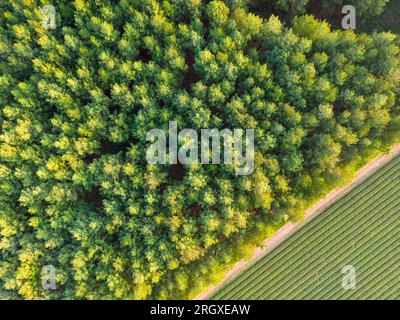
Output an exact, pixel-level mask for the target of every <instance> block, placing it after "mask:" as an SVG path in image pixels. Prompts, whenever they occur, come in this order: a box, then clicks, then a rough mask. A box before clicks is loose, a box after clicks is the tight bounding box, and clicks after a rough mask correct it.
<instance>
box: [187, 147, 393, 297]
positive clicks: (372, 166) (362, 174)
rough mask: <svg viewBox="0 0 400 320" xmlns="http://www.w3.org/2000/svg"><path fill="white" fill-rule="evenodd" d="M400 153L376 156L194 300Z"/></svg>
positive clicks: (265, 251) (260, 254)
mask: <svg viewBox="0 0 400 320" xmlns="http://www.w3.org/2000/svg"><path fill="white" fill-rule="evenodd" d="M398 155H400V144H397V145H395V146H394V147H393V148H392V150H391V151H390V152H389V153H388V154H384V155H382V156H380V157H378V158H375V159H374V160H372V161H371V162H370V163H369V164H367V165H366V166H365V167H363V168H362V169H361V170H360V171H358V172H357V174H356V176H355V178H354V179H353V180H352V181H351V182H350V183H349V184H347V185H346V186H344V187H342V188H339V189H335V190H333V191H332V192H331V193H329V194H328V195H327V196H326V197H325V198H324V199H321V200H320V201H319V202H318V203H316V204H315V205H314V206H312V207H311V208H309V209H308V210H307V211H306V212H305V218H304V222H296V223H294V222H289V223H287V224H286V225H285V226H284V227H282V228H281V229H279V230H278V231H277V232H275V234H274V235H273V236H272V237H270V238H268V239H266V240H265V242H264V244H263V246H262V247H258V248H256V249H255V250H254V255H253V257H252V258H251V259H250V260H247V261H246V260H240V261H239V262H237V263H236V264H235V265H234V266H233V268H232V269H230V270H229V271H228V272H227V273H226V275H225V277H224V279H223V280H222V281H220V282H219V283H218V284H217V285H212V286H211V287H210V288H209V289H208V290H207V291H206V292H204V293H201V294H199V295H198V296H197V297H196V298H194V300H205V299H207V298H208V297H209V296H210V295H211V294H212V293H214V292H215V291H216V290H217V289H219V288H220V287H222V286H223V285H224V284H225V283H226V282H227V281H228V280H230V279H231V278H232V277H234V276H235V275H236V274H237V273H238V272H240V271H241V270H242V269H243V268H245V267H246V266H248V265H249V264H251V263H253V262H254V261H255V260H257V259H258V258H260V257H261V256H263V255H265V254H267V253H268V252H270V251H271V250H272V249H274V248H275V247H276V246H277V245H278V244H280V243H281V242H282V241H283V240H285V239H286V238H287V237H289V236H290V235H291V234H292V233H293V232H295V231H296V230H297V229H299V228H300V227H301V226H302V225H303V224H304V223H305V222H307V221H309V220H310V219H312V218H314V217H315V216H317V215H318V214H320V213H322V212H323V211H324V209H325V208H326V207H328V206H329V205H330V204H332V203H333V202H335V201H336V200H337V199H338V198H340V197H341V196H342V195H343V194H344V193H345V192H347V191H348V190H350V189H351V188H353V187H354V186H355V185H357V184H358V183H360V182H361V181H362V180H364V179H365V178H367V177H368V176H369V175H371V174H372V173H374V172H375V171H376V170H378V169H379V168H380V167H382V166H384V165H385V164H387V163H388V162H389V161H390V160H392V159H393V158H395V157H396V156H398Z"/></svg>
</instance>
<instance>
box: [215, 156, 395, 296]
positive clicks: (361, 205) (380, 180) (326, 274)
mask: <svg viewBox="0 0 400 320" xmlns="http://www.w3.org/2000/svg"><path fill="white" fill-rule="evenodd" d="M346 266H352V267H354V268H355V269H354V270H355V274H354V276H355V278H354V279H355V287H354V288H353V289H347V290H345V289H344V288H343V287H342V280H343V278H344V277H345V276H346V273H344V272H342V271H343V268H344V267H346ZM211 298H212V299H237V300H241V299H257V300H258V299H260V300H272V299H296V300H297V299H306V300H307V299H341V300H342V299H343V300H344V299H400V157H397V158H395V159H394V160H392V161H391V162H390V163H389V164H387V165H386V166H385V167H383V168H382V169H380V170H379V171H377V172H376V173H375V174H373V175H372V176H370V177H369V178H368V179H366V180H364V182H363V183H361V184H360V185H358V186H357V187H355V188H353V189H352V190H351V191H349V192H348V193H347V194H346V195H345V196H344V197H342V198H341V199H340V200H338V201H337V202H335V203H334V204H333V205H331V206H330V207H329V208H328V209H327V210H326V211H325V212H323V213H322V214H320V215H319V216H317V217H316V218H314V219H313V220H311V221H309V222H308V223H306V224H305V225H304V226H303V227H302V228H301V229H299V230H298V231H297V232H296V233H294V234H293V235H292V236H291V237H289V238H288V239H287V240H285V241H284V242H283V243H282V244H281V245H280V246H278V247H277V248H275V249H274V250H272V251H271V252H270V253H268V254H267V255H265V256H264V257H263V258H261V259H259V260H257V261H256V262H255V263H254V264H252V265H251V266H250V267H248V268H247V269H245V270H244V271H242V272H241V273H240V274H239V275H238V276H236V277H235V278H233V279H232V280H231V281H230V282H228V283H227V284H226V285H225V286H223V287H222V288H221V289H219V290H218V291H217V292H216V293H214V295H213V296H212V297H211Z"/></svg>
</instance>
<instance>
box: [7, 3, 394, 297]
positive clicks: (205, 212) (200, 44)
mask: <svg viewBox="0 0 400 320" xmlns="http://www.w3.org/2000/svg"><path fill="white" fill-rule="evenodd" d="M44 4H47V3H45V1H34V0H18V1H14V0H13V1H11V0H7V1H2V2H1V3H0V12H1V16H0V70H1V71H2V73H1V75H0V84H1V85H0V105H1V109H0V250H1V251H0V275H1V277H0V292H1V295H2V296H4V295H6V296H7V295H8V296H9V297H15V296H16V295H17V296H18V297H23V298H27V299H33V298H45V299H47V298H82V299H96V298H110V299H115V298H138V299H143V298H148V297H156V298H171V297H187V293H188V290H189V289H191V288H192V287H195V286H194V285H193V282H197V281H198V282H199V283H200V282H201V278H203V277H205V275H207V274H209V273H210V270H214V269H218V268H219V266H220V265H221V264H229V263H231V262H232V261H234V260H235V258H237V257H238V256H239V255H240V252H238V251H239V250H235V248H234V245H232V243H235V241H236V240H237V239H240V237H242V236H243V235H249V234H250V233H251V232H253V233H256V232H257V231H260V230H265V228H267V227H268V226H271V225H273V224H277V223H278V224H279V223H283V222H284V221H286V220H285V219H286V218H297V216H296V213H294V212H293V208H296V205H298V204H299V202H300V200H301V199H305V198H312V197H313V196H315V195H317V194H319V192H320V190H318V189H319V188H320V189H324V188H328V183H329V181H328V180H327V178H326V177H327V176H329V175H332V174H334V172H335V169H336V167H337V165H339V164H343V160H344V159H348V158H349V157H350V155H352V154H359V153H360V152H363V151H365V150H366V149H367V148H368V147H371V146H374V147H376V148H378V147H379V146H380V145H381V144H382V141H383V139H384V138H385V136H386V135H388V134H393V132H396V130H397V129H399V120H400V117H399V111H400V110H399V107H398V99H397V94H398V90H399V89H398V88H399V82H400V76H399V47H398V39H397V37H396V36H394V35H393V34H390V33H382V34H374V35H371V36H370V35H364V34H363V35H359V36H357V35H356V34H354V33H353V32H351V31H347V32H340V31H334V32H333V31H331V30H330V29H329V26H328V25H327V24H326V23H323V22H319V21H317V20H315V19H313V18H312V17H310V16H305V17H302V18H298V19H296V20H295V22H294V27H293V29H287V28H284V27H283V24H282V23H281V22H280V20H279V19H278V18H277V17H275V16H272V17H271V18H270V19H269V20H264V19H261V18H259V17H257V16H255V15H254V14H251V13H249V12H248V11H247V10H246V9H245V8H244V7H243V6H242V4H241V3H240V1H226V2H224V1H211V2H208V1H207V2H205V1H204V2H202V1H200V0H191V1H182V0H168V1H155V0H143V1H129V0H123V1H101V2H100V1H94V0H90V1H85V0H76V1H73V2H66V1H53V5H54V6H55V8H56V10H57V26H58V27H57V28H56V29H55V30H46V29H44V28H43V27H42V25H41V19H42V15H41V7H42V6H43V5H44ZM168 121H177V122H178V125H179V128H180V129H183V128H194V129H196V130H198V129H201V128H218V129H223V128H231V129H232V128H244V129H245V128H256V141H255V142H256V146H255V149H256V161H255V172H254V174H253V175H250V176H242V177H236V176H235V171H234V170H233V168H232V167H231V166H228V165H220V166H215V165H204V166H186V167H182V166H179V165H174V166H170V165H163V166H155V165H149V164H148V163H147V161H146V159H145V155H146V150H147V147H148V145H147V143H146V134H147V132H148V131H149V130H151V129H154V128H162V129H166V130H167V128H168ZM290 210H292V211H290ZM291 212H293V213H291ZM297 214H298V213H297ZM244 247H245V246H242V248H244ZM45 265H53V266H54V267H55V268H56V274H57V278H56V280H57V289H56V290H54V291H52V290H48V291H46V290H44V289H43V288H42V286H41V268H42V267H43V266H45ZM207 279H208V278H207ZM199 286H200V285H199Z"/></svg>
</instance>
